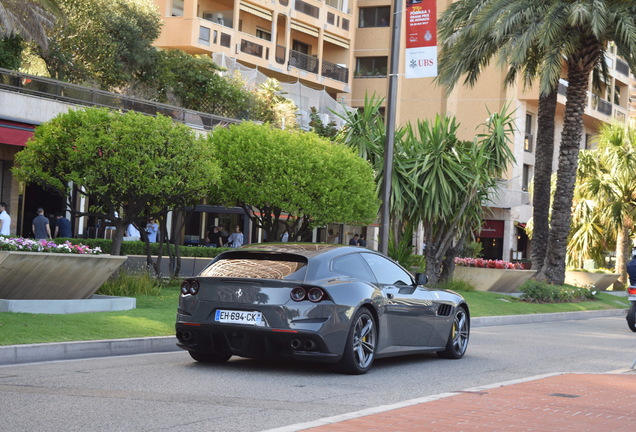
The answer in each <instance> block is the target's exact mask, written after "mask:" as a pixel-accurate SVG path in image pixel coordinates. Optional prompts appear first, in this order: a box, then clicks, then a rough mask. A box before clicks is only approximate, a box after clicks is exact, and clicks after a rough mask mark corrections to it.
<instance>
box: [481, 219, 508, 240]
mask: <svg viewBox="0 0 636 432" xmlns="http://www.w3.org/2000/svg"><path fill="white" fill-rule="evenodd" d="M503 236H504V221H494V220H487V221H484V225H483V226H482V227H481V231H480V232H479V237H481V238H503Z"/></svg>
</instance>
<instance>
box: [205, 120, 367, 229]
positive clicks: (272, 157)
mask: <svg viewBox="0 0 636 432" xmlns="http://www.w3.org/2000/svg"><path fill="white" fill-rule="evenodd" d="M211 140H212V142H213V143H214V145H215V149H216V151H217V158H218V160H219V164H220V166H221V173H222V174H221V180H220V183H219V188H218V193H219V197H218V198H220V200H221V202H223V203H226V204H230V205H239V206H241V207H243V209H244V210H245V212H246V214H247V215H248V217H249V218H250V219H251V220H252V222H253V223H254V224H255V226H257V227H258V228H262V229H263V230H264V231H265V233H266V235H267V239H269V240H270V241H278V239H280V236H281V234H283V232H284V231H285V230H287V231H288V232H289V238H290V240H291V239H297V238H299V237H300V238H303V237H304V236H306V235H307V234H309V230H310V229H311V228H312V227H314V226H317V225H318V226H319V225H325V224H327V223H336V222H339V223H368V222H370V221H372V220H373V218H374V217H375V216H376V214H377V211H378V199H377V197H376V195H375V185H374V182H373V172H372V170H371V167H370V166H369V164H368V163H367V161H365V160H364V159H362V158H360V157H358V156H356V155H355V154H354V153H353V151H351V149H349V148H347V147H345V146H343V145H339V144H334V143H331V142H330V141H329V140H327V139H325V138H321V137H319V136H318V135H316V134H314V133H311V132H298V131H288V130H281V129H275V128H273V127H272V126H271V125H268V124H263V125H257V124H254V123H251V122H244V123H241V124H240V125H232V126H230V127H229V128H218V129H216V130H215V131H214V132H213V133H212V135H211Z"/></svg>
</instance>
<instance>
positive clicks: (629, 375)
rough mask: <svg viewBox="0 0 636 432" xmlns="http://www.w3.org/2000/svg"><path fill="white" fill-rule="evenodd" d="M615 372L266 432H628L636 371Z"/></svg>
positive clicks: (480, 391)
mask: <svg viewBox="0 0 636 432" xmlns="http://www.w3.org/2000/svg"><path fill="white" fill-rule="evenodd" d="M618 372H619V371H617V372H615V373H608V374H564V375H553V376H547V377H545V376H544V377H536V378H530V379H529V380H523V381H517V382H512V383H502V384H497V385H494V386H488V387H480V388H474V389H469V390H465V391H460V392H455V393H446V394H442V395H438V396H433V397H429V398H422V399H415V400H411V401H406V402H404V403H402V404H399V405H402V406H400V407H396V405H392V406H386V407H378V408H373V409H370V410H364V411H359V412H357V413H350V414H345V415H342V416H337V417H331V418H326V419H321V420H317V421H314V422H310V423H304V424H298V425H292V426H287V427H282V428H278V429H272V430H270V431H267V432H292V431H301V430H302V431H307V432H362V431H382V432H416V431H417V432H422V431H426V432H461V431H480V432H521V431H524V432H525V431H537V432H546V431H550V432H588V431H589V432H598V431H605V432H620V431H630V432H631V431H634V430H636V373H635V371H634V370H631V371H628V370H625V371H620V372H623V373H618Z"/></svg>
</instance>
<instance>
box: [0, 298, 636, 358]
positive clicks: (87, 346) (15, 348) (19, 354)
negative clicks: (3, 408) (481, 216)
mask: <svg viewBox="0 0 636 432" xmlns="http://www.w3.org/2000/svg"><path fill="white" fill-rule="evenodd" d="M625 314H626V309H607V310H599V311H580V312H561V313H546V314H531V315H502V316H492V317H476V318H471V326H472V327H473V328H477V327H493V326H502V325H513V324H532V323H542V322H549V321H565V320H581V319H590V318H602V317H613V316H624V315H625ZM176 344H177V339H176V337H174V336H159V337H148V338H130V339H110V340H98V341H77V342H54V343H45V344H25V345H6V346H0V366H8V365H17V364H25V363H40V362H46V361H56V360H76V359H85V358H92V357H110V356H124V355H133V354H151V353H162V352H174V351H180V348H179V347H177V345H176Z"/></svg>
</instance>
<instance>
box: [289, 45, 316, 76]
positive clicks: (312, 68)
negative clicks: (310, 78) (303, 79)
mask: <svg viewBox="0 0 636 432" xmlns="http://www.w3.org/2000/svg"><path fill="white" fill-rule="evenodd" d="M289 65H290V66H293V67H296V68H298V69H302V70H305V71H307V72H311V73H315V74H317V73H318V58H317V57H312V56H310V55H307V54H303V53H301V52H298V51H294V50H290V51H289Z"/></svg>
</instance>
